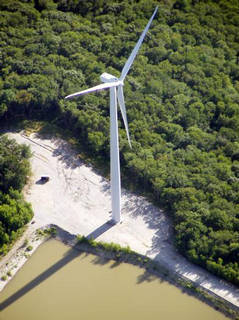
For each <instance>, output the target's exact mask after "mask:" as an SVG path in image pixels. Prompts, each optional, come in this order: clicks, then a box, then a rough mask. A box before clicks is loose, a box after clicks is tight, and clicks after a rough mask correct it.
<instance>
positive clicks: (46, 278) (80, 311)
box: [0, 240, 227, 320]
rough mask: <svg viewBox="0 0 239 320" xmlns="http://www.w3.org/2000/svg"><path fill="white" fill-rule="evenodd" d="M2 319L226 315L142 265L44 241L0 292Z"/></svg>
mask: <svg viewBox="0 0 239 320" xmlns="http://www.w3.org/2000/svg"><path fill="white" fill-rule="evenodd" d="M0 303H1V309H2V311H1V314H0V319H1V320H38V319H39V320H43V319H44V320H79V319H82V320H92V319H97V320H101V319H102V320H108V319H111V320H126V319H130V320H133V319H137V320H141V319H144V320H151V319H152V320H155V319H161V320H192V319H193V320H222V319H227V318H226V317H225V316H224V315H222V314H221V313H219V312H217V311H215V310H214V309H212V308H211V307H209V306H207V305H206V304H204V303H202V302H200V301H199V300H197V299H196V298H194V297H192V296H189V295H187V294H186V293H182V291H181V290H179V289H178V288H176V287H174V286H172V285H170V284H168V283H167V282H162V281H160V280H159V279H157V278H155V277H153V276H149V275H147V274H145V272H144V270H143V269H140V268H138V267H135V266H132V265H128V264H125V263H122V264H120V265H118V264H117V263H116V262H114V261H108V262H106V261H102V259H100V258H99V257H96V256H93V255H88V254H85V253H80V252H78V251H76V250H74V249H71V248H69V247H67V246H65V245H64V244H62V243H61V242H59V241H56V240H50V241H47V242H46V243H44V244H43V245H42V246H41V247H40V248H39V249H38V250H37V251H36V252H35V253H34V254H33V256H32V257H31V258H30V259H29V261H28V262H27V263H26V264H25V265H24V267H23V268H22V269H21V270H20V271H19V272H18V274H17V275H16V277H14V278H13V279H12V281H10V283H9V284H8V285H7V286H6V288H5V289H4V290H3V292H2V293H1V294H0Z"/></svg>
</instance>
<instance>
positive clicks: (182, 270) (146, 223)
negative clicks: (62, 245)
mask: <svg viewBox="0 0 239 320" xmlns="http://www.w3.org/2000/svg"><path fill="white" fill-rule="evenodd" d="M9 136H10V137H12V138H15V139H16V140H17V142H18V143H25V144H27V145H29V146H30V147H31V150H32V152H33V153H34V155H33V157H32V171H33V178H32V185H31V186H30V188H29V189H28V191H27V192H26V200H27V201H29V202H31V203H32V206H33V210H34V213H35V216H34V220H35V223H34V224H33V225H31V230H32V231H34V230H35V229H37V228H39V227H42V226H45V225H48V224H56V225H58V226H59V227H60V228H62V229H65V230H67V231H68V232H70V233H72V234H81V235H85V236H89V235H91V236H92V237H94V238H97V239H98V240H103V241H105V242H115V243H119V244H120V245H122V246H126V245H129V246H130V247H131V249H133V250H135V251H137V252H139V253H141V254H144V255H147V256H149V257H150V258H154V259H156V260H158V261H160V263H162V264H164V265H165V266H167V268H168V269H169V270H171V271H174V272H177V273H178V274H180V275H182V276H184V277H185V278H187V279H190V280H193V281H195V282H196V283H198V284H200V285H201V286H203V287H205V288H206V289H208V290H210V291H212V292H213V293H215V294H216V295H218V296H220V297H222V298H224V299H226V300H228V301H230V302H231V303H232V304H234V305H236V306H238V307H239V289H238V288H236V287H235V286H233V285H230V284H228V283H226V282H225V281H223V280H220V279H218V278H216V277H214V276H212V275H211V274H209V273H208V272H207V271H205V270H203V269H201V268H199V267H197V266H195V265H193V264H191V263H189V262H188V261H187V260H186V259H184V258H183V257H182V256H181V255H180V254H178V253H177V252H176V250H175V248H174V246H173V244H172V241H171V239H172V230H171V227H170V225H171V224H170V221H169V220H168V218H167V217H166V215H165V214H164V213H163V212H162V211H161V210H159V209H158V208H156V207H154V206H153V205H152V204H150V203H149V202H148V201H147V200H145V199H144V198H142V197H139V196H135V195H134V194H131V193H129V192H126V191H123V195H122V218H123V222H122V223H120V224H117V225H110V224H109V223H107V221H108V220H109V219H110V210H111V205H110V185H109V182H108V181H107V180H105V179H104V178H102V177H101V176H99V175H98V174H96V173H95V172H94V170H93V169H92V168H91V167H90V166H86V165H85V164H83V163H82V162H81V161H80V160H79V158H78V157H77V155H76V154H74V152H73V151H72V150H71V149H70V147H69V145H68V144H67V143H66V142H64V141H62V140H60V139H51V140H49V139H43V138H39V137H36V136H34V135H31V136H30V137H26V136H24V135H22V134H9ZM43 174H45V175H49V176H50V181H49V182H47V183H45V184H41V183H40V181H39V179H40V177H41V175H43Z"/></svg>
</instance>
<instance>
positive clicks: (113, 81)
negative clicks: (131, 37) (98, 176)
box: [65, 7, 158, 223]
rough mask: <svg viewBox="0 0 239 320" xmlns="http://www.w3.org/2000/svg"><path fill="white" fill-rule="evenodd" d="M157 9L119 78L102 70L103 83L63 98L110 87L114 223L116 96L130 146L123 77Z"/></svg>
mask: <svg viewBox="0 0 239 320" xmlns="http://www.w3.org/2000/svg"><path fill="white" fill-rule="evenodd" d="M157 10H158V7H156V9H155V10H154V13H153V15H152V17H151V18H150V20H149V22H148V24H147V25H146V27H145V29H144V31H143V32H142V34H141V36H140V38H139V40H138V42H137V43H136V45H135V47H134V50H133V51H132V52H131V54H130V56H129V58H128V60H127V61H126V63H125V65H124V68H123V70H122V72H121V76H120V78H116V77H114V76H112V75H111V74H109V73H106V72H104V73H103V74H102V75H101V76H100V80H101V81H102V82H103V84H100V85H98V86H95V87H92V88H90V89H86V90H83V91H80V92H76V93H73V94H70V95H68V96H66V97H65V99H70V98H74V97H77V96H81V95H84V94H86V93H90V92H94V91H99V90H103V89H110V179H111V206H112V220H113V222H115V223H118V222H120V211H121V205H120V198H121V182H120V161H119V139H118V118H117V98H118V102H119V106H120V111H121V114H122V118H123V121H124V125H125V129H126V134H127V138H128V141H129V145H130V147H131V142H130V137H129V128H128V121H127V115H126V109H125V102H124V94H123V85H124V79H125V77H126V75H127V73H128V72H129V69H130V67H131V65H132V63H133V61H134V59H135V57H136V54H137V52H138V51H139V48H140V46H141V44H142V42H143V40H144V37H145V35H146V33H147V31H148V29H149V27H150V25H151V22H152V20H153V18H154V16H155V14H156V12H157Z"/></svg>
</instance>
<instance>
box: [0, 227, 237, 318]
mask: <svg viewBox="0 0 239 320" xmlns="http://www.w3.org/2000/svg"><path fill="white" fill-rule="evenodd" d="M50 238H54V239H56V240H58V241H61V242H63V243H64V244H65V245H67V246H69V247H71V248H73V249H76V250H78V251H80V252H87V253H90V254H94V255H96V256H98V257H99V258H100V259H102V261H104V262H105V261H107V260H114V261H115V262H116V263H117V264H120V263H129V264H132V265H135V266H138V267H139V268H141V269H144V275H143V276H145V278H146V277H147V276H148V275H153V276H156V277H157V278H160V279H161V280H162V281H167V282H169V283H170V284H172V285H175V286H177V287H178V288H179V289H180V290H182V291H183V292H184V293H187V294H189V295H191V296H194V297H196V298H198V299H199V300H201V301H202V302H204V303H206V304H208V305H209V306H211V307H213V308H214V309H215V310H217V311H220V312H222V313H223V314H224V315H225V316H227V317H229V318H231V319H234V320H238V319H239V308H238V307H237V306H235V305H233V304H232V303H230V302H229V301H227V300H225V299H223V298H221V297H219V296H217V295H216V294H214V293H212V292H211V291H209V290H207V289H205V288H203V287H201V286H200V285H197V284H195V283H193V282H192V281H190V280H188V279H185V278H183V277H182V276H181V275H178V274H176V273H175V272H172V270H169V269H167V268H166V267H165V266H163V265H162V264H160V262H158V261H156V260H153V259H151V258H149V257H147V256H146V255H142V254H139V253H137V252H134V251H132V250H131V249H130V248H129V247H121V246H120V245H117V244H114V243H110V244H109V243H105V242H97V241H95V240H93V239H90V238H86V237H84V236H78V237H77V236H75V235H73V234H71V233H69V232H68V231H66V230H63V229H62V228H60V227H58V226H56V225H48V226H46V227H45V228H41V229H37V230H36V229H34V227H33V226H32V225H29V227H28V229H27V230H26V232H25V233H24V235H23V237H22V238H21V239H20V240H19V241H18V242H17V243H16V244H15V246H14V247H13V248H12V250H11V251H10V252H9V254H8V255H7V256H6V257H3V259H2V260H1V261H0V277H1V278H2V277H3V276H4V275H5V276H6V279H5V280H4V281H3V280H2V279H1V281H0V292H1V290H3V288H4V287H5V286H6V285H7V283H8V282H9V281H10V280H11V279H12V278H13V277H14V276H15V275H16V274H17V271H18V270H20V269H21V268H22V267H23V265H24V264H25V262H26V261H27V260H28V258H29V257H30V256H31V255H32V254H33V253H34V251H35V250H37V248H38V247H39V246H40V245H41V244H42V243H44V242H45V241H47V240H49V239H50ZM26 239H27V242H26ZM24 243H25V244H24ZM29 248H30V249H31V250H29ZM8 274H9V276H8Z"/></svg>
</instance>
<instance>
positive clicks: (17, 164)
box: [0, 136, 33, 254]
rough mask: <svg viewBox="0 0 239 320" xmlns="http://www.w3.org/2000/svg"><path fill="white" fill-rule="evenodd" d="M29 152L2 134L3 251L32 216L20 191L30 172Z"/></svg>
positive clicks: (0, 208)
mask: <svg viewBox="0 0 239 320" xmlns="http://www.w3.org/2000/svg"><path fill="white" fill-rule="evenodd" d="M30 155H31V153H30V150H29V148H28V147H27V146H26V145H18V144H17V143H16V141H15V140H13V139H8V138H7V137H6V136H0V254H4V253H5V252H6V251H7V248H8V245H9V244H10V243H11V242H12V241H14V240H15V239H16V237H17V235H18V232H19V230H20V229H21V228H22V227H23V226H24V225H25V224H26V223H27V222H29V221H30V220H31V218H32V216H33V213H32V209H31V205H30V204H28V203H26V202H25V201H24V199H23V196H22V194H21V190H22V188H23V186H24V185H25V184H26V181H27V177H28V175H29V173H30V164H29V161H28V159H29V158H30Z"/></svg>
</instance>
